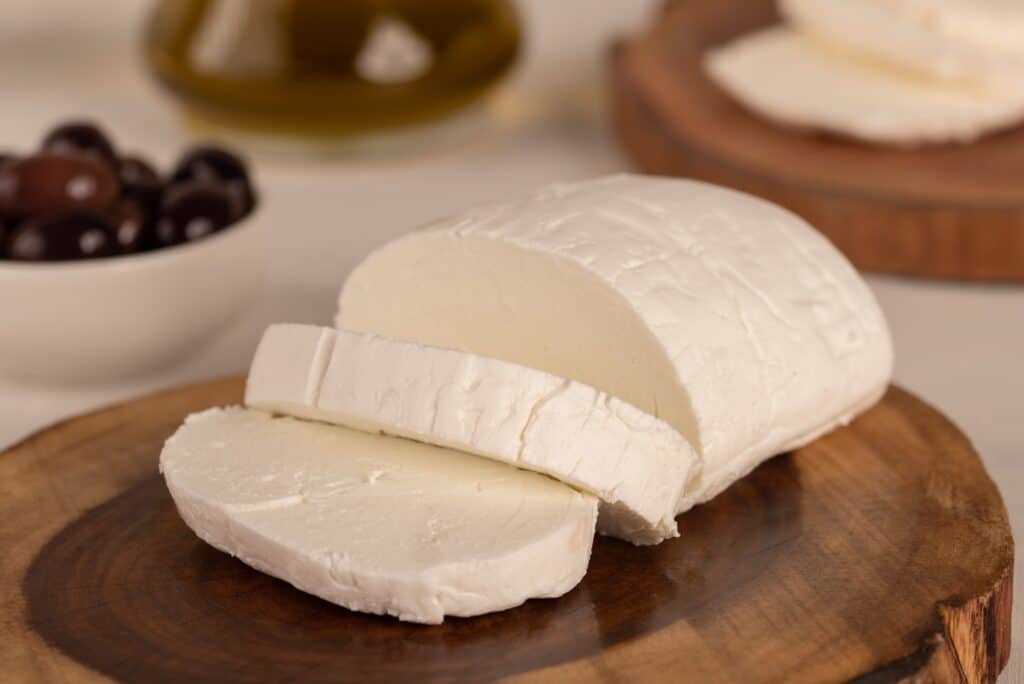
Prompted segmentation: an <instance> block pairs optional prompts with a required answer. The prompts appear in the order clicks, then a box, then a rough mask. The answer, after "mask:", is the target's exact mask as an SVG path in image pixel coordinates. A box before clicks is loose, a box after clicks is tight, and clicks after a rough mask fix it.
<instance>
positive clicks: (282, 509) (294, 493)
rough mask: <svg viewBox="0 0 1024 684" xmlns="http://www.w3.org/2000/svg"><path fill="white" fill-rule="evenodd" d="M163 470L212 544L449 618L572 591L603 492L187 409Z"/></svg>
mask: <svg viewBox="0 0 1024 684" xmlns="http://www.w3.org/2000/svg"><path fill="white" fill-rule="evenodd" d="M160 468H161V471H162V472H163V474H164V478H165V479H166V482H167V486H168V489H169V490H170V492H171V495H172V496H173V498H174V501H175V503H176V505H177V507H178V511H179V512H180V514H181V517H182V518H183V519H184V521H185V523H186V524H188V526H189V527H190V528H192V530H193V531H194V532H195V533H196V534H197V535H198V536H199V537H200V538H202V539H203V540H205V541H206V542H208V543H209V544H211V545H212V546H214V547H216V548H218V549H220V550H222V551H225V552H227V553H230V554H231V555H233V556H236V557H238V558H239V559H240V560H241V561H243V562H244V563H246V564H248V565H251V566H252V567H254V568H256V569H258V570H261V571H263V572H266V573H268V574H270V575H274V576H275V577H278V578H280V579H283V580H285V581H287V582H289V583H291V584H293V585H294V586H296V587H298V588H299V589H301V590H303V591H306V592H309V593H311V594H315V595H316V596H319V597H321V598H324V599H326V600H328V601H331V602H332V603H336V604H338V605H341V606H345V607H346V608H350V609H352V610H357V611H363V612H369V613H379V614H387V615H393V616H396V617H398V618H399V619H402V620H408V621H413V622H424V623H439V622H441V621H442V620H443V619H444V616H445V615H459V616H470V615H479V614H481V613H487V612H491V611H496V610H502V609H505V608H510V607H512V606H516V605H519V604H520V603H522V602H523V601H525V600H526V599H529V598H540V597H555V596H561V595H562V594H564V593H566V592H567V591H569V590H570V589H572V588H573V587H574V586H576V584H577V583H578V582H579V581H580V579H581V578H582V577H583V574H584V572H585V571H586V567H587V563H588V561H589V558H590V549H591V544H592V541H593V535H594V526H595V522H596V518H597V501H596V499H594V498H593V497H592V496H589V495H587V494H583V493H580V492H577V491H575V490H573V489H572V488H570V487H568V486H566V485H563V484H560V483H558V482H555V481H553V480H551V479H549V478H546V477H544V476H542V475H537V474H535V473H529V472H524V471H521V470H516V469H514V468H509V467H508V466H505V465H502V464H499V463H495V462H493V461H489V460H487V459H482V458H478V457H475V456H469V455H466V454H460V453H457V452H454V451H451V450H448V449H441V448H438V447H432V446H427V445H424V444H418V443H416V442H412V441H409V440H401V439H395V438H390V437H382V436H379V435H370V434H366V433H363V432H357V431H353V430H348V429H346V428H342V427H337V426H328V425H319V424H316V423H310V422H304V421H297V420H294V419H291V418H274V417H271V416H270V415H268V414H266V413H264V412H261V411H250V410H246V409H241V408H229V409H213V410H210V411H206V412H204V413H200V414H196V415H193V416H190V417H189V418H188V419H187V420H186V422H185V424H184V425H182V427H181V428H179V430H178V431H177V432H176V433H175V434H174V435H173V436H172V437H171V438H170V439H169V440H168V441H167V444H166V446H165V447H164V450H163V453H162V454H161V456H160Z"/></svg>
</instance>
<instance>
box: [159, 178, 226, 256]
mask: <svg viewBox="0 0 1024 684" xmlns="http://www.w3.org/2000/svg"><path fill="white" fill-rule="evenodd" d="M235 218H236V217H235V201H234V198H233V197H232V196H231V193H230V192H229V191H228V190H227V189H226V188H224V187H223V186H221V185H208V184H206V183H202V182H198V181H193V182H188V183H179V184H176V185H172V186H171V187H170V188H168V189H167V191H166V192H165V193H164V199H163V203H162V206H161V210H160V216H159V218H158V219H157V222H156V244H157V246H158V247H167V246H169V245H177V244H180V243H182V242H194V241H195V240H201V239H202V238H204V237H206V236H208V235H210V234H211V233H215V232H217V231H218V230H221V229H222V228H224V227H226V226H229V225H231V224H232V223H233V222H234V221H235Z"/></svg>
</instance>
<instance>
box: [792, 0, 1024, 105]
mask: <svg viewBox="0 0 1024 684" xmlns="http://www.w3.org/2000/svg"><path fill="white" fill-rule="evenodd" d="M779 8H780V10H781V12H782V14H783V15H784V16H785V17H786V19H787V20H788V21H789V23H790V24H791V25H792V26H794V28H796V29H797V30H799V31H800V32H801V33H804V34H806V35H809V36H813V37H815V38H818V39H820V40H822V41H824V42H826V43H831V44H835V45H836V46H839V47H841V48H842V49H844V50H848V51H850V52H853V53H856V54H858V55H861V56H862V57H866V58H868V59H871V60H874V61H880V62H884V63H887V64H890V65H892V66H894V67H896V68H899V69H903V70H906V71H910V72H913V73H916V74H919V75H921V76H924V77H928V78H936V79H942V80H951V81H959V82H962V83H968V84H970V83H973V84H980V85H987V86H990V87H994V88H1009V89H1012V90H1016V91H1019V90H1020V89H1021V88H1024V5H1022V4H1021V3H1020V2H1017V1H1016V0H1010V1H1009V2H998V1H992V0H781V1H780V3H779Z"/></svg>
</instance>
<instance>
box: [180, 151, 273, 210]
mask: <svg viewBox="0 0 1024 684" xmlns="http://www.w3.org/2000/svg"><path fill="white" fill-rule="evenodd" d="M184 181H200V182H205V183H220V184H222V185H224V186H225V187H226V188H227V190H228V191H229V192H230V193H231V194H232V196H233V198H234V200H235V203H236V210H235V218H236V219H238V218H241V217H242V216H244V215H246V214H248V213H249V212H250V211H251V210H252V208H253V206H254V205H255V203H256V197H255V194H254V193H253V189H252V184H251V182H250V180H249V170H248V167H247V165H246V163H245V161H244V160H242V159H241V158H240V157H238V156H237V155H235V154H232V153H231V152H228V151H227V150H224V149H221V148H219V147H213V146H211V145H203V146H199V147H193V148H192V149H190V150H188V151H187V152H186V153H185V154H184V155H182V157H181V159H179V160H178V163H177V165H176V166H175V167H174V172H173V173H172V174H171V182H172V183H180V182H184Z"/></svg>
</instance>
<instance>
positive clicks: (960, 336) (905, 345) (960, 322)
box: [0, 0, 1024, 681]
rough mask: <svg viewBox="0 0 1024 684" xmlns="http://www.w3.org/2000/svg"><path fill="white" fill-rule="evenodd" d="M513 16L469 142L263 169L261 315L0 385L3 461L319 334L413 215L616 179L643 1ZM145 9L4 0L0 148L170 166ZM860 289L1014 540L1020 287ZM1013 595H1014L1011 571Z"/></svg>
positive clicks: (1020, 415) (175, 140) (890, 285)
mask: <svg viewBox="0 0 1024 684" xmlns="http://www.w3.org/2000/svg"><path fill="white" fill-rule="evenodd" d="M520 4H521V7H522V13H523V18H524V21H525V23H526V27H527V34H528V46H527V50H526V54H525V56H524V59H523V61H522V63H521V65H520V67H519V69H518V70H517V72H516V74H515V76H514V77H513V78H512V79H510V80H509V82H508V83H507V84H506V86H505V87H504V88H503V89H502V91H501V92H500V93H499V94H498V95H497V96H496V98H495V99H494V101H493V102H491V103H490V105H489V106H488V107H487V108H486V110H485V111H484V112H483V113H482V114H480V115H479V117H478V122H477V124H478V125H477V126H476V127H475V128H472V127H471V128H470V129H469V131H468V132H467V134H466V135H465V136H462V137H460V138H459V139H458V140H457V141H456V142H455V143H454V144H450V145H447V146H445V147H443V148H439V149H434V150H433V151H427V152H420V153H417V154H416V155H404V156H401V157H396V156H392V157H387V158H380V157H378V158H374V159H360V160H353V159H348V160H344V161H335V162H332V163H325V162H318V163H308V162H307V163H301V162H297V161H294V160H293V161H290V162H282V161H277V162H266V161H261V162H260V163H259V165H258V172H259V175H260V179H261V185H262V187H263V188H265V189H266V192H265V194H266V202H265V204H264V209H263V210H262V211H263V217H264V220H265V221H267V223H268V224H269V225H270V227H271V232H272V233H273V239H272V244H273V257H272V266H271V273H270V277H269V279H268V282H267V285H266V289H265V292H264V293H263V296H262V298H261V299H260V301H259V303H258V304H257V305H256V306H255V307H254V308H253V309H252V310H251V311H249V312H247V313H246V314H244V315H243V316H241V317H240V318H239V319H238V320H237V321H236V322H235V323H234V324H232V325H231V326H230V327H229V328H228V329H226V330H225V331H224V333H223V335H222V336H220V338H219V339H217V340H216V341H215V342H214V343H212V344H211V345H209V346H208V347H206V348H203V349H197V350H195V354H194V355H193V356H192V357H191V358H189V359H188V360H186V361H185V362H184V363H183V364H182V365H181V366H179V367H177V368H174V369H173V370H170V371H163V372H161V373H159V374H157V375H154V376H152V377H147V378H143V379H137V380H134V381H132V382H126V383H122V384H121V385H120V386H113V387H103V388H96V387H91V388H81V387H80V388H60V389H53V388H51V389H41V388H28V387H16V386H14V385H11V384H4V383H3V381H0V447H2V446H4V445H9V444H11V443H13V442H14V441H16V440H17V439H19V438H21V437H23V436H25V435H26V434H28V433H29V432H31V431H34V430H36V429H38V428H39V427H42V426H43V425H45V424H48V423H50V422H53V421H54V420H57V419H59V418H61V417H64V416H67V415H69V414H72V413H77V412H81V411H83V410H87V409H90V408H93V407H96V406H99V405H102V404H106V403H109V402H111V401H116V400H120V399H123V398H127V397H130V396H133V395H136V394H139V393H141V392H146V391H150V390H153V389H156V388H159V387H165V386H170V385H176V384H182V383H185V382H189V381H193V380H197V379H200V378H206V377H213V376H219V375H225V374H228V373H233V372H239V371H242V370H244V369H245V368H246V367H247V365H248V362H249V358H250V354H251V352H252V350H253V348H254V346H255V343H256V341H257V339H258V336H259V334H260V333H261V332H262V329H263V328H264V327H265V326H266V325H267V324H268V323H271V322H274V321H300V322H319V323H326V322H328V321H330V320H331V317H332V315H333V309H334V297H335V295H336V293H337V290H338V288H339V286H340V284H341V282H342V280H343V278H344V277H345V275H346V274H347V273H348V271H349V270H350V268H351V267H352V266H353V264H355V263H356V262H357V261H358V260H359V259H361V258H362V257H363V256H364V255H365V254H366V253H367V252H368V251H369V250H370V249H372V248H373V247H375V246H377V245H379V244H381V243H383V242H385V241H387V240H389V239H391V238H393V237H395V236H396V235H399V234H401V233H403V232H405V231H407V230H410V229H411V228H413V227H414V226H416V225H417V224H418V223H421V222H423V221H424V220H425V219H429V218H432V217H435V216H437V215H442V214H445V213H448V212H451V211H453V210H457V209H459V208H462V207H464V206H466V205H469V204H473V203H476V202H479V201H484V200H492V199H499V198H502V197H504V196H507V195H514V194H517V193H520V192H522V191H525V190H528V189H530V188H532V187H534V186H537V185H539V184H543V183H545V182H548V181H552V180H557V179H571V178H580V177H586V176H591V175H597V174H602V173H607V172H611V171H617V170H623V169H625V168H627V166H628V165H627V162H626V160H625V159H624V158H623V157H622V155H621V154H620V152H619V150H618V149H617V147H616V144H615V142H614V139H613V137H612V135H611V133H610V131H609V130H608V124H607V121H606V117H605V113H604V98H603V78H604V73H603V71H602V69H603V66H604V61H605V58H606V49H607V45H608V42H609V41H610V40H611V39H612V38H613V37H615V36H617V35H622V34H624V33H628V32H629V31H631V30H633V29H634V28H635V27H638V26H640V25H641V24H642V22H643V20H644V19H645V18H646V17H647V16H648V13H649V12H650V11H651V9H652V8H653V6H654V4H653V3H651V2H636V1H633V2H623V1H622V0H605V1H603V2H597V1H596V0H573V1H568V0H563V1H561V2H550V1H545V0H529V1H526V0H524V1H523V2H521V3H520ZM145 8H146V4H145V3H141V2H131V3H127V2H123V1H120V0H118V1H115V0H104V1H103V2H100V1H97V0H94V1H93V2H88V3H86V2H71V1H70V0H65V1H58V0H32V1H29V0H4V2H3V3H2V4H0V92H2V93H3V103H2V105H0V149H3V148H14V149H25V148H30V147H32V146H34V145H35V144H36V141H37V139H38V137H39V135H40V134H41V133H42V132H43V131H44V130H45V129H46V128H47V127H48V126H49V125H50V124H51V123H53V122H55V121H58V120H60V119H61V118H62V117H66V116H68V115H81V114H88V115H93V116H96V117H97V118H99V119H100V120H102V121H103V122H106V123H108V124H109V125H110V126H111V128H114V129H116V137H117V140H118V141H119V142H121V143H122V146H123V147H126V148H137V149H143V150H151V151H154V152H155V157H156V158H157V159H158V160H160V161H161V162H163V163H168V162H169V161H170V160H171V159H172V158H173V155H174V153H175V151H176V150H178V149H179V148H180V146H181V145H182V144H183V142H184V140H185V138H186V131H185V130H184V129H183V128H182V126H181V125H180V122H179V121H178V119H177V117H176V115H175V112H174V111H173V109H172V108H171V107H170V106H168V104H169V103H168V101H167V100H166V99H164V98H163V97H162V95H161V94H160V93H159V92H157V91H156V89H155V88H154V87H153V86H152V85H151V84H150V83H149V82H148V81H147V79H146V78H145V76H144V74H143V73H142V72H141V70H140V68H139V64H138V62H139V60H138V59H137V58H136V57H137V52H136V48H137V46H136V44H135V43H136V39H137V25H138V21H139V18H140V17H141V15H142V12H143V10H145ZM870 282H871V285H872V287H873V288H874V290H875V292H876V293H877V295H878V297H879V299H880V300H881V303H882V306H883V307H884V309H885V311H886V313H887V315H888V317H889V320H890V322H891V324H892V328H893V332H894V335H895V338H896V349H897V365H896V379H897V381H898V382H900V383H901V384H903V385H904V386H905V387H908V388H909V389H911V390H913V391H914V392H916V393H918V394H919V395H921V396H922V397H924V398H925V399H927V400H928V401H929V402H931V403H933V404H934V405H936V406H938V407H939V408H941V409H942V410H943V411H944V412H945V413H946V414H947V415H949V416H950V417H951V418H952V419H953V420H954V421H955V422H956V423H958V424H959V425H960V426H961V428H963V429H964V430H965V431H966V432H967V434H968V435H969V436H970V437H971V438H972V440H973V441H974V443H975V445H976V447H977V448H978V451H979V452H980V453H981V455H982V457H983V458H984V460H985V463H986V464H987V465H988V468H989V471H990V472H991V474H992V476H993V478H994V479H995V480H996V482H997V483H998V484H999V486H1000V488H1001V489H1002V492H1003V495H1004V498H1005V500H1006V505H1007V508H1008V509H1009V512H1010V517H1011V519H1012V521H1013V524H1014V529H1015V531H1016V533H1017V534H1018V535H1019V534H1020V532H1021V531H1022V530H1024V491H1022V488H1024V460H1022V459H1024V426H1022V424H1024V410H1022V407H1024V401H1022V397H1021V394H1022V391H1024V360H1022V355H1024V286H993V287H986V286H969V285H956V284H942V283H935V282H920V281H913V280H903V279H896V278H887V277H871V278H870ZM3 296H4V293H0V298H2V297H3ZM167 296H173V293H167ZM0 306H2V302H0ZM39 315H47V312H45V311H40V312H39ZM69 334H74V331H69ZM112 343H113V344H116V340H114V341H112ZM0 353H3V350H2V349H0ZM1016 584H1017V586H1018V587H1024V577H1022V576H1021V574H1020V573H1019V571H1018V574H1017V576H1016ZM1014 633H1015V635H1016V639H1015V644H1014V649H1013V658H1012V659H1011V661H1010V666H1009V668H1008V669H1007V671H1006V674H1005V675H1004V681H1024V657H1022V656H1024V600H1019V601H1018V602H1017V606H1016V607H1015V610H1014Z"/></svg>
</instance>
